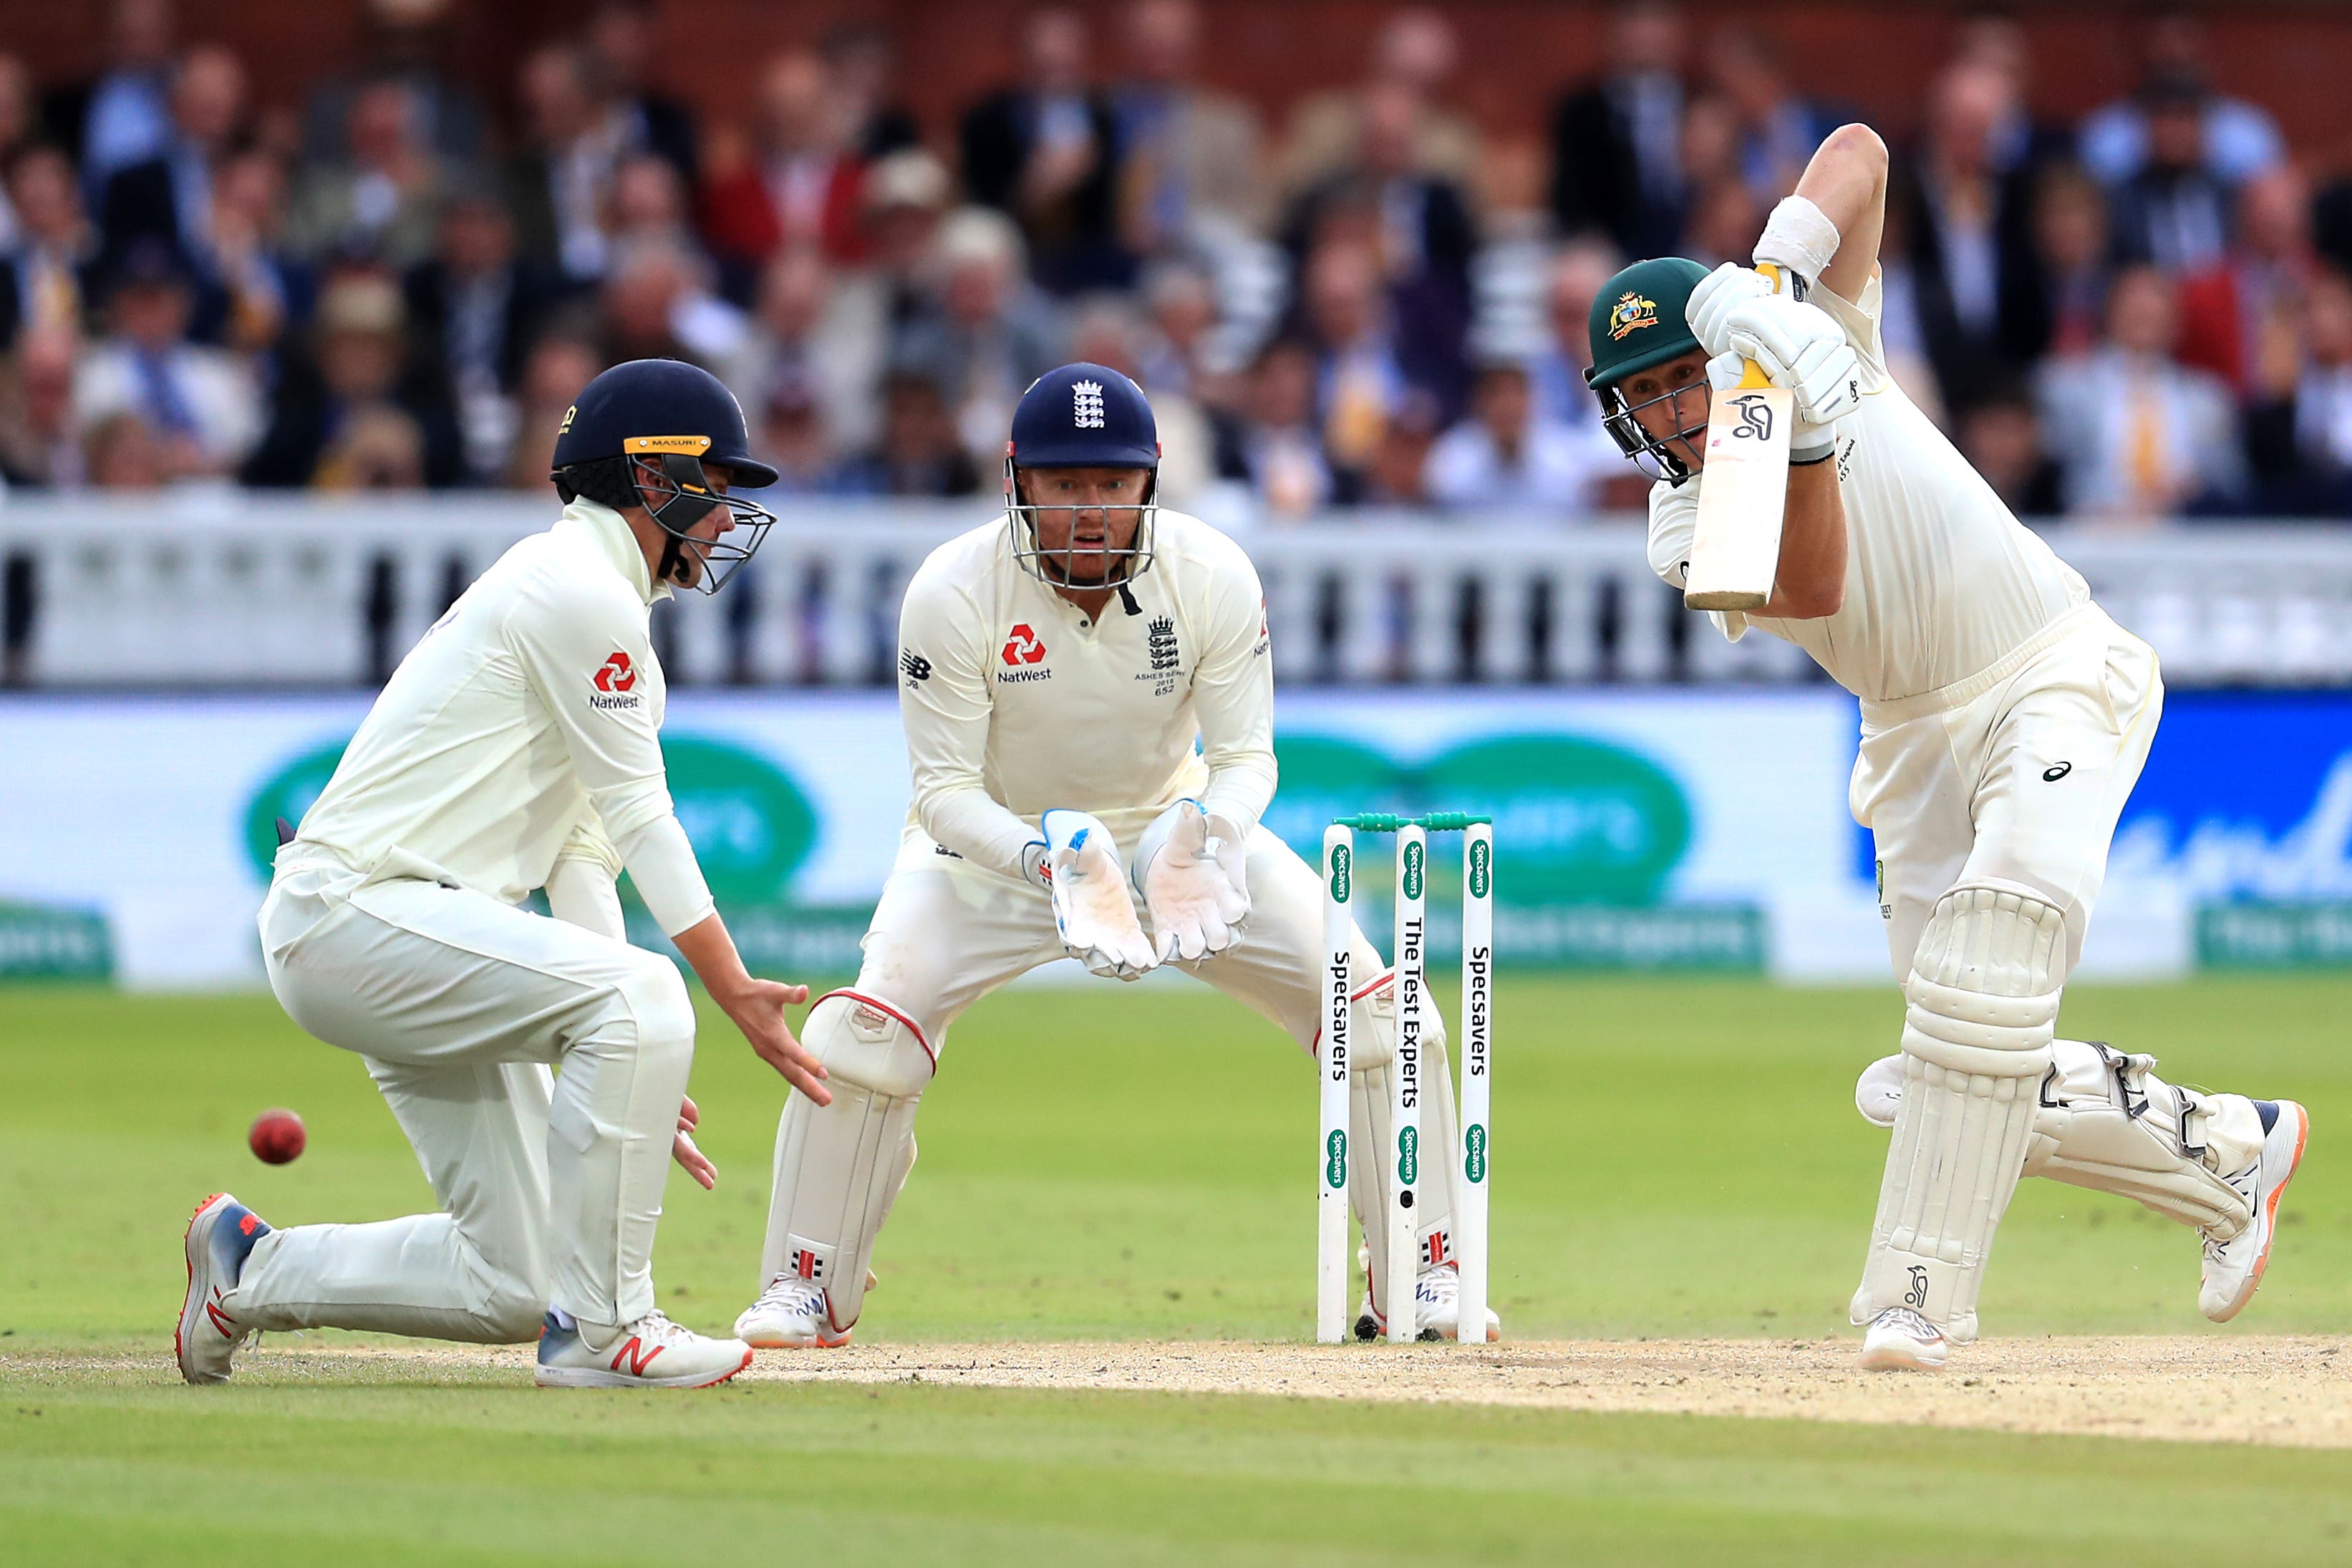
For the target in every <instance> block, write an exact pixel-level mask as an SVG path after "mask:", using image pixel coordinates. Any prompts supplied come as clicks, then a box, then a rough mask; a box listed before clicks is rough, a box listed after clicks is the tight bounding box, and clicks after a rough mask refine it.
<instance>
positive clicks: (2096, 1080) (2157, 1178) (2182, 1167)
mask: <svg viewBox="0 0 2352 1568" xmlns="http://www.w3.org/2000/svg"><path fill="white" fill-rule="evenodd" d="M2155 1068H2156V1058H2154V1057H2149V1056H2128V1055H2126V1054H2125V1053H2124V1052H2121V1051H2116V1050H2110V1049H2108V1048H2107V1047H2105V1045H2102V1044H2098V1043H2096V1042H2092V1041H2084V1040H2060V1041H2058V1042H2057V1044H2056V1046H2055V1047H2054V1050H2053V1061H2052V1064H2051V1068H2050V1074H2049V1076H2048V1077H2047V1078H2046V1079H2043V1080H2042V1091H2041V1104H2040V1106H2039V1108H2038V1109H2037V1111H2036V1114H2035V1116H2034V1119H2033V1139H2032V1145H2031V1147H2030V1148H2029V1149H2028V1150H2027V1151H2026V1156H2025V1173H2026V1174H2027V1175H2029V1176H2047V1177H2049V1178H2050V1179H2051V1180H2052V1181H2056V1182H2068V1183H2071V1184H2074V1185H2075V1186H2078V1187H2089V1188H2090V1189H2092V1190H2093V1191H2094V1192H2102V1193H2113V1194H2116V1195H2117V1196H2119V1197H2126V1198H2131V1199H2133V1200H2134V1201H2136V1202H2138V1203H2142V1204H2146V1205H2147V1206H2148V1207H2149V1208H2152V1209H2154V1210H2155V1211H2156V1212H2157V1213H2158V1214H2160V1215H2165V1216H2166V1217H2167V1218H2169V1219H2176V1220H2179V1222H2180V1223H2181V1224H2183V1225H2186V1226H2194V1227H2195V1228H2197V1229H2199V1230H2201V1231H2203V1232H2204V1233H2205V1234H2206V1235H2207V1236H2209V1237H2212V1238H2213V1239H2214V1240H2216V1241H2229V1240H2231V1239H2232V1238H2234V1237H2236V1236H2237V1235H2238V1234H2239V1233H2240V1232H2241V1231H2242V1230H2244V1229H2245V1227H2246V1226H2247V1224H2248V1222H2250V1221H2251V1220H2252V1218H2253V1208H2252V1203H2251V1202H2250V1200H2249V1199H2248V1197H2247V1195H2246V1194H2243V1193H2242V1192H2240V1191H2238V1189H2237V1188H2235V1187H2233V1186H2231V1185H2230V1184H2229V1183H2227V1182H2225V1181H2223V1180H2222V1179H2221V1175H2222V1173H2236V1172H2239V1171H2242V1170H2243V1169H2244V1168H2245V1167H2246V1166H2248V1165H2250V1164H2252V1163H2253V1161H2254V1159H2255V1157H2256V1156H2257V1155H2258V1154H2259V1153H2260V1152H2261V1150H2262V1129H2263V1123H2262V1118H2261V1116H2260V1115H2259V1114H2258V1113H2257V1112H2256V1111H2255V1110H2254V1106H2253V1102H2252V1100H2247V1099H2246V1098H2245V1097H2244V1096H2242V1095H2235V1094H2217V1095H2200V1094H2195V1093H2192V1092H2190V1091H2189V1090H2188V1089H2182V1088H2180V1087H2179V1086H2178V1085H2177V1084H2170V1083H2167V1082H2166V1081H2165V1080H2164V1079H2160V1078H2158V1077H2157V1076H2156V1071H2155Z"/></svg>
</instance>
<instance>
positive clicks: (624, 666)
mask: <svg viewBox="0 0 2352 1568" xmlns="http://www.w3.org/2000/svg"><path fill="white" fill-rule="evenodd" d="M636 683H637V667H636V666H635V665H633V664H631V663H630V662H629V656H628V655H627V654H625V653H621V652H619V651H617V650H616V651H615V652H614V655H613V657H612V658H608V659H606V660H605V661H604V667H603V668H600V669H598V670H597V671H596V689H597V690H599V691H626V690H628V689H630V688H631V687H633V686H635V685H636Z"/></svg>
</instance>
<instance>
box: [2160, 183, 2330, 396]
mask: <svg viewBox="0 0 2352 1568" xmlns="http://www.w3.org/2000/svg"><path fill="white" fill-rule="evenodd" d="M2318 269H2319V257H2318V253H2317V252H2316V251H2315V249H2314V248H2313V247H2312V243H2311V192H2310V187H2309V186H2308V185H2306V184H2305V183H2304V179H2303V176H2302V175H2301V174H2298V173H2297V172H2296V171H2295V170H2294V167H2293V166H2292V165H2291V164H2285V163H2282V164H2280V165H2279V166H2278V167H2276V168H2274V169H2271V170H2268V171H2267V172H2265V173H2263V174H2256V175H2255V176H2254V177H2253V178H2252V179H2250V180H2248V181H2247V182H2246V183H2245V184H2243V185H2242V186H2241V187H2240V188H2239V192H2238V235H2237V238H2236V240H2235V241H2234V242H2232V244H2231V247H2230V249H2229V253H2228V254H2227V255H2226V256H2224V257H2223V258H2221V263H2220V264H2219V265H2218V266H2215V267H2211V268H2207V269H2205V270H2204V271H2202V272H2199V273H2195V274H2192V275H2191V276H2189V277H2187V278H2184V279H2181V280H2180V321H2181V331H2180V363H2183V364H2186V365H2193V366H2195V367H2196V368H2198V369H2200V370H2210V371H2211V372H2212V373H2213V374H2215V375H2218V376H2220V377H2221V379H2222V380H2224V381H2226V382H2228V383H2229V384H2230V385H2231V388H2232V389H2234V390H2235V391H2236V392H2238V393H2239V394H2240V395H2242V396H2243V395H2249V394H2251V393H2252V390H2253V385H2254V382H2255V380H2256V374H2255V372H2256V364H2257V362H2258V361H2259V360H2260V358H2261V356H2262V352H2263V334H2264V332H2265V331H2267V330H2268V329H2269V326H2270V324H2271V322H2273V321H2274V320H2277V319H2280V318H2282V317H2285V316H2291V315H2292V314H2293V312H2294V306H2295V303H2296V301H2297V300H2299V299H2300V298H2301V297H2302V294H2303V290H2304V289H2305V287H2306V286H2307V285H2308V284H2309V283H2310V281H2311V279H2312V277H2313V276H2314V274H2315V273H2316V272H2317V271H2318Z"/></svg>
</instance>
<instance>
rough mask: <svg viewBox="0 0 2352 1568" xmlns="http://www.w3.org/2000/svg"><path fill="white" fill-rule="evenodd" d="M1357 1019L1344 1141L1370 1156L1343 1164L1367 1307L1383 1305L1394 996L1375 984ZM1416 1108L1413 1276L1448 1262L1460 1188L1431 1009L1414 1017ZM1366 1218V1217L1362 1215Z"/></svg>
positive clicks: (1453, 1119)
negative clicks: (1417, 1023) (1359, 1240)
mask: <svg viewBox="0 0 2352 1568" xmlns="http://www.w3.org/2000/svg"><path fill="white" fill-rule="evenodd" d="M1356 1016H1357V1017H1358V1019H1359V1020H1360V1025H1359V1027H1358V1029H1357V1048H1356V1056H1355V1059H1354V1063H1353V1066H1352V1068H1351V1069H1350V1071H1349V1076H1348V1138H1349V1147H1351V1148H1354V1149H1360V1150H1378V1151H1381V1153H1379V1154H1376V1155H1375V1156H1374V1157H1372V1158H1370V1159H1354V1160H1350V1161H1349V1162H1348V1203H1349V1207H1351V1208H1353V1209H1354V1210H1355V1211H1356V1224H1357V1226H1358V1227H1359V1228H1360V1230H1361V1231H1362V1232H1363V1236H1364V1239H1365V1241H1366V1243H1367V1244H1369V1246H1370V1249H1371V1262H1370V1265H1369V1266H1368V1267H1367V1270H1366V1272H1367V1276H1368V1283H1369V1284H1370V1286H1371V1289H1372V1302H1373V1305H1374V1306H1375V1307H1376V1308H1378V1307H1384V1306H1385V1305H1386V1304H1387V1298H1386V1296H1385V1295H1383V1294H1382V1292H1383V1290H1385V1289H1386V1282H1385V1281H1383V1280H1381V1279H1378V1278H1377V1274H1378V1272H1379V1270H1380V1268H1381V1265H1382V1264H1383V1263H1385V1262H1386V1261H1387V1259H1388V1249H1387V1246H1386V1242H1385V1234H1386V1233H1385V1225H1386V1219H1387V1216H1388V1215H1391V1214H1393V1213H1394V1212H1395V1207H1396V1205H1394V1204H1393V1203H1392V1202H1391V1188H1392V1186H1393V1184H1394V1183H1395V1180H1396V1171H1395V1169H1394V1166H1393V1165H1392V1163H1391V1161H1390V1160H1389V1158H1388V1157H1387V1154H1386V1152H1387V1151H1389V1150H1391V1149H1393V1148H1394V1147H1395V1146H1396V1133H1395V1119H1394V1111H1393V1109H1392V1106H1391V1100H1390V1099H1389V1091H1390V1086H1389V1075H1390V1074H1391V1073H1392V1072H1394V1071H1395V1070H1396V1030H1397V1021H1396V996H1395V993H1394V991H1393V988H1392V987H1389V986H1383V988H1382V989H1381V990H1379V991H1376V992H1374V993H1373V994H1371V995H1370V996H1367V997H1364V998H1363V999H1362V1000H1361V1001H1360V1002H1358V1003H1357V1004H1356ZM1418 1077H1419V1080H1420V1083H1421V1102H1420V1105H1419V1107H1418V1108H1417V1109H1418V1113H1419V1115H1418V1126H1419V1127H1420V1130H1421V1151H1422V1156H1421V1172H1420V1175H1421V1180H1420V1182H1419V1184H1417V1185H1416V1186H1415V1188H1414V1190H1413V1195H1414V1197H1415V1198H1416V1199H1417V1200H1418V1201H1419V1203H1420V1205H1421V1208H1420V1213H1419V1214H1418V1215H1416V1217H1415V1219H1414V1221H1413V1227H1412V1228H1413V1244H1414V1246H1413V1256H1414V1258H1417V1259H1418V1260H1419V1264H1420V1268H1419V1272H1420V1273H1423V1274H1426V1273H1427V1272H1429V1270H1431V1269H1432V1268H1436V1267H1437V1266H1438V1265H1439V1264H1441V1263H1453V1262H1455V1261H1457V1260H1456V1258H1454V1212H1455V1208H1456V1205H1455V1198H1456V1197H1457V1195H1458V1194H1459V1193H1460V1190H1461V1178H1462V1170H1461V1163H1460V1151H1461V1148H1462V1123H1461V1118H1460V1116H1459V1115H1458V1114H1457V1112H1456V1111H1455V1110H1454V1067H1453V1063H1452V1061H1451V1059H1450V1058H1449V1057H1448V1056H1447V1053H1446V1049H1445V1020H1444V1017H1443V1016H1441V1015H1440V1014H1439V1013H1438V1011H1437V1008H1436V1006H1435V1005H1430V1006H1428V1007H1426V1008H1425V1009H1424V1010H1423V1013H1422V1026H1421V1062H1420V1067H1419V1071H1418ZM1367 1216H1370V1217H1369V1218H1368V1217H1367Z"/></svg>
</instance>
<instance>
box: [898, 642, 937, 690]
mask: <svg viewBox="0 0 2352 1568" xmlns="http://www.w3.org/2000/svg"><path fill="white" fill-rule="evenodd" d="M898 668H900V669H902V670H904V671H905V672H906V676H907V684H908V685H909V686H913V685H915V684H917V683H918V682H919V681H925V680H929V679H930V678H931V661H930V660H929V659H928V658H924V657H923V656H922V655H921V654H919V653H917V652H916V651H915V650H914V649H913V648H908V649H907V650H906V651H904V652H903V653H901V654H899V655H898Z"/></svg>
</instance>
